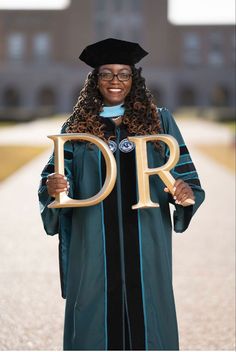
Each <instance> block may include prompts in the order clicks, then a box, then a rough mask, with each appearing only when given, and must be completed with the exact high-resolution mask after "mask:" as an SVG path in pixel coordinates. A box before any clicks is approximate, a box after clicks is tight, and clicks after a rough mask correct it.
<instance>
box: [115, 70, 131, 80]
mask: <svg viewBox="0 0 236 352" xmlns="http://www.w3.org/2000/svg"><path fill="white" fill-rule="evenodd" d="M118 77H119V78H121V79H124V80H125V79H129V77H130V73H128V72H120V73H119V74H118Z"/></svg>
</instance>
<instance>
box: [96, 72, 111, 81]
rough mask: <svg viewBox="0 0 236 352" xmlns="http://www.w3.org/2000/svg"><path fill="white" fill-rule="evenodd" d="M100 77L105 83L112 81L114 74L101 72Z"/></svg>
mask: <svg viewBox="0 0 236 352" xmlns="http://www.w3.org/2000/svg"><path fill="white" fill-rule="evenodd" d="M98 75H99V77H100V78H101V79H103V80H105V81H110V80H112V78H113V73H111V72H100V73H99V74H98Z"/></svg>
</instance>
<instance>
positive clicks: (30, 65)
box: [0, 0, 235, 112]
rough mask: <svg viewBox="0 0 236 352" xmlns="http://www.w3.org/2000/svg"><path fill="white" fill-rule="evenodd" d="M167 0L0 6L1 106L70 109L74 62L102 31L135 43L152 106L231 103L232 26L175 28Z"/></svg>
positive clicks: (78, 79) (82, 71)
mask: <svg viewBox="0 0 236 352" xmlns="http://www.w3.org/2000/svg"><path fill="white" fill-rule="evenodd" d="M167 6H168V1H167V0H148V1H145V0H86V1H84V0H71V2H70V5H69V7H67V8H66V9H64V10H51V11H49V10H44V11H42V10H17V11H16V10H11V11H7V10H0V38H1V40H0V106H1V107H3V108H7V107H24V108H28V109H35V108H39V107H48V106H50V107H53V109H54V111H55V112H70V111H72V108H73V106H74V105H75V103H76V99H77V97H78V94H79V91H80V89H81V86H82V85H83V82H84V79H85V78H86V75H87V73H88V72H89V71H90V68H89V67H88V66H86V65H85V64H83V63H82V62H80V61H79V60H78V56H79V54H80V52H81V50H82V49H83V48H84V47H85V46H86V45H88V44H90V43H92V42H94V41H97V40H101V39H104V38H107V37H115V38H120V39H124V40H131V41H137V42H139V43H140V44H141V45H142V46H143V47H144V49H145V50H147V51H148V52H149V53H150V54H149V55H148V56H147V57H146V58H145V59H143V60H142V62H141V66H142V67H143V74H144V76H145V78H146V82H147V86H148V88H149V89H151V90H152V92H153V93H154V95H155V97H156V100H157V103H158V105H159V106H161V105H162V106H163V105H166V106H168V107H169V108H170V109H176V108H177V107H181V106H203V107H204V106H234V103H235V100H234V99H235V82H234V67H235V31H234V26H230V25H227V26H215V25H214V26H212V25H211V26H175V25H172V24H171V23H169V22H168V19H167Z"/></svg>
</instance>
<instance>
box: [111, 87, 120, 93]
mask: <svg viewBox="0 0 236 352" xmlns="http://www.w3.org/2000/svg"><path fill="white" fill-rule="evenodd" d="M108 91H109V92H111V93H121V92H122V89H120V88H108Z"/></svg>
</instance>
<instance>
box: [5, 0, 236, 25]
mask: <svg viewBox="0 0 236 352" xmlns="http://www.w3.org/2000/svg"><path fill="white" fill-rule="evenodd" d="M146 1H148V0H146ZM156 1H158V0H156ZM166 1H168V19H169V21H170V22H171V23H173V24H175V25H178V24H179V25H190V24H196V25H201V24H202V25H204V24H218V25H220V24H235V0H166ZM69 3H70V0H0V10H1V9H8V10H9V9H10V10H13V9H63V8H66V7H67V6H68V5H69Z"/></svg>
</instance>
